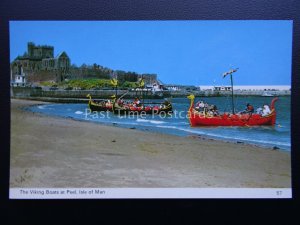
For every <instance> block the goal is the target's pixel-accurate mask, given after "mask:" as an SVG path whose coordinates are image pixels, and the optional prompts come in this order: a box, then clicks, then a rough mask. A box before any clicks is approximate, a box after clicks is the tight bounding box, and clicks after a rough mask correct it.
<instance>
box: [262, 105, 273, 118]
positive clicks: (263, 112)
mask: <svg viewBox="0 0 300 225" xmlns="http://www.w3.org/2000/svg"><path fill="white" fill-rule="evenodd" d="M270 113H271V110H270V107H269V106H268V105H264V106H263V111H262V116H267V115H269V114H270Z"/></svg>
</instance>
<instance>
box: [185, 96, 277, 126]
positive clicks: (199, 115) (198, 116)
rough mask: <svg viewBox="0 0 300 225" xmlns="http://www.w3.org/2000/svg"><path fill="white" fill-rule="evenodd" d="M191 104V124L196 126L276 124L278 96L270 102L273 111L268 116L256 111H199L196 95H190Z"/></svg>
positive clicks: (189, 112) (189, 116)
mask: <svg viewBox="0 0 300 225" xmlns="http://www.w3.org/2000/svg"><path fill="white" fill-rule="evenodd" d="M188 98H189V99H190V100H191V105H190V108H189V110H188V118H189V121H190V125H191V126H192V127H194V126H261V125H275V122H276V110H275V102H276V101H277V100H278V98H274V99H273V100H272V102H271V104H270V109H271V113H269V114H268V115H266V116H263V115H261V114H256V113H245V114H233V113H228V112H227V113H223V114H221V115H214V116H211V115H209V114H207V113H205V112H198V111H197V110H196V109H195V107H194V98H195V96H194V95H190V96H188Z"/></svg>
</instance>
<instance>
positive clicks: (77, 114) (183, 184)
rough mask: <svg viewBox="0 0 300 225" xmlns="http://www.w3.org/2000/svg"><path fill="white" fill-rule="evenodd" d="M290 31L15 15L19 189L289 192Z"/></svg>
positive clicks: (263, 24)
mask: <svg viewBox="0 0 300 225" xmlns="http://www.w3.org/2000/svg"><path fill="white" fill-rule="evenodd" d="M292 28H293V22H292V21H290V20H234V21H233V20H232V21H231V20H192V21H190V20H189V21H187V20H175V21H10V23H9V29H10V72H11V73H10V76H11V77H10V81H11V83H10V91H11V142H10V143H11V146H10V157H11V158H10V198H11V199H74V198H76V199H105V198H106V199H112V198H125V199H128V198H129V199H131V198H292V188H291V115H290V112H291V64H292Z"/></svg>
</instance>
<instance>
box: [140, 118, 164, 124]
mask: <svg viewBox="0 0 300 225" xmlns="http://www.w3.org/2000/svg"><path fill="white" fill-rule="evenodd" d="M136 122H144V123H153V124H163V123H166V122H164V121H159V120H146V119H137V120H136Z"/></svg>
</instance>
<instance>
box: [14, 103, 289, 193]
mask: <svg viewBox="0 0 300 225" xmlns="http://www.w3.org/2000/svg"><path fill="white" fill-rule="evenodd" d="M34 104H45V103H43V102H37V101H26V100H17V99H12V100H11V162H10V164H11V165H10V167H11V169H10V187H41V188H42V187H48V188H58V187H62V188H64V187H74V188H75V187H85V188H89V187H102V188H105V187H107V188H110V187H111V188H112V187H137V188H163V187H169V188H172V187H178V188H184V187H193V188H198V187H206V188H215V187H230V188H237V187H250V188H264V187H268V188H288V187H291V160H290V153H288V152H281V151H278V150H272V149H265V148H260V147H257V146H251V145H244V144H235V143H225V142H223V141H215V140H210V139H203V138H199V137H196V136H191V137H177V136H172V135H167V134H157V133H150V132H143V131H138V130H134V129H127V128H120V127H112V126H105V125H100V124H93V123H91V122H84V121H75V120H72V119H64V118H58V117H49V116H46V115H42V114H38V113H33V112H29V111H24V110H22V108H23V107H26V106H29V105H34Z"/></svg>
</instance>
